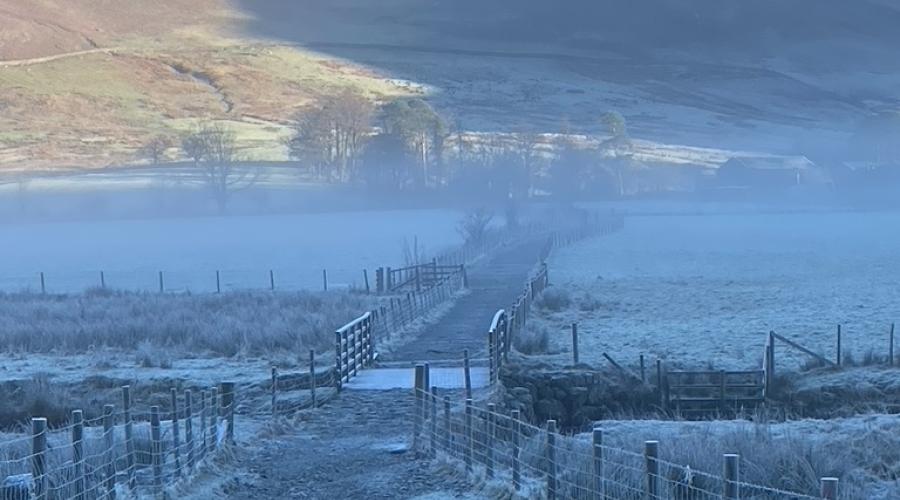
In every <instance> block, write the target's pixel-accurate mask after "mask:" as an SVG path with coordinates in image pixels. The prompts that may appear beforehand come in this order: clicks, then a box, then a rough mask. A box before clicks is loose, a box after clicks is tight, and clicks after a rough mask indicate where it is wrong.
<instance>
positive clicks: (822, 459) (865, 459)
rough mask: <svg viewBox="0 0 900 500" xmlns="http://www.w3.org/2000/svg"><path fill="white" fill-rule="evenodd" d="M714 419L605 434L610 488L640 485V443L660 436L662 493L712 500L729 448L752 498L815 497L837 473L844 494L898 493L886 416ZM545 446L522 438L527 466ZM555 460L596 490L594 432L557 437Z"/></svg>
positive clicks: (539, 438)
mask: <svg viewBox="0 0 900 500" xmlns="http://www.w3.org/2000/svg"><path fill="white" fill-rule="evenodd" d="M710 424H711V426H708V427H706V431H701V432H697V431H696V430H693V431H688V432H686V431H685V430H686V429H682V430H678V428H677V427H675V428H673V427H672V426H661V425H655V424H654V422H650V421H648V422H646V425H631V426H629V427H627V431H625V430H624V429H618V431H619V432H616V430H613V431H612V432H605V433H604V443H603V444H604V447H606V448H604V452H603V455H604V460H605V465H604V473H605V475H606V478H607V482H608V485H607V488H608V492H616V491H618V492H622V493H623V494H625V493H631V492H641V491H643V488H644V479H645V477H644V473H643V471H644V468H643V460H642V459H641V457H640V454H641V453H642V443H643V442H644V441H647V440H659V441H660V445H659V446H660V458H661V460H663V461H665V462H666V464H665V465H664V466H662V467H661V481H660V482H661V484H662V488H663V491H662V494H663V497H664V498H677V499H681V498H684V499H694V498H696V499H701V498H711V497H708V496H705V495H704V494H703V493H702V492H704V491H709V492H713V493H718V492H720V491H721V488H722V482H721V479H720V478H721V475H722V468H723V454H725V453H736V454H738V455H740V467H741V469H740V474H741V479H740V480H741V482H743V483H746V485H745V486H742V491H743V493H744V495H746V497H747V498H758V499H773V500H774V499H780V498H789V496H785V494H784V493H782V492H785V491H788V492H792V493H799V494H804V495H811V496H815V495H817V493H818V490H819V482H820V479H821V478H822V477H837V478H839V479H840V492H841V494H840V498H842V499H858V498H868V499H889V498H900V482H898V477H900V451H898V450H900V436H898V433H897V432H896V430H897V427H896V425H891V424H890V423H889V420H888V419H887V418H885V419H883V420H880V421H877V422H876V423H871V422H866V421H864V420H862V421H860V422H859V423H856V424H852V426H851V427H847V428H843V429H841V431H840V432H837V431H835V435H832V434H831V433H830V432H826V433H812V432H804V427H802V426H798V427H797V429H796V432H785V431H784V428H783V426H784V425H786V424H779V425H780V426H781V427H782V428H781V429H779V430H778V431H775V430H774V429H773V427H771V426H770V425H769V424H767V423H755V424H748V425H744V426H739V427H735V428H729V427H722V428H718V429H717V428H715V427H713V426H714V425H715V423H710ZM801 425H802V424H801ZM601 427H603V426H602V423H601ZM848 435H849V436H851V438H850V439H848ZM616 450H626V451H623V452H617V451H616ZM545 451H546V433H543V432H541V433H538V434H535V435H534V436H532V437H530V438H528V439H527V440H526V441H525V444H524V445H523V449H522V454H521V457H522V459H523V460H524V461H525V462H526V464H527V467H528V468H529V469H532V470H542V469H541V468H542V467H543V466H544V456H545ZM557 464H558V468H559V473H560V477H561V480H562V483H564V484H565V485H567V486H566V487H569V488H574V490H573V491H584V490H588V489H590V488H592V487H593V483H592V481H593V479H592V475H591V471H592V459H591V442H590V436H589V435H584V434H582V435H576V436H559V437H558V438H557ZM669 464H671V465H669ZM751 485H758V486H759V487H753V486H751ZM624 496H626V497H628V498H631V497H630V496H628V495H627V494H625V495H624ZM639 496H640V495H639V494H638V495H637V496H635V498H638V497H639Z"/></svg>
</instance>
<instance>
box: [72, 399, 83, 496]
mask: <svg viewBox="0 0 900 500" xmlns="http://www.w3.org/2000/svg"><path fill="white" fill-rule="evenodd" d="M72 462H73V463H74V465H75V480H74V484H75V500H84V414H83V413H82V412H81V410H75V411H73V412H72Z"/></svg>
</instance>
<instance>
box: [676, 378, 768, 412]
mask: <svg viewBox="0 0 900 500" xmlns="http://www.w3.org/2000/svg"><path fill="white" fill-rule="evenodd" d="M764 401H765V372H764V371H763V370H751V371H726V370H717V371H716V370H709V371H670V372H666V377H665V395H664V401H663V404H664V405H667V406H668V408H670V409H672V410H674V411H675V412H676V413H682V414H690V413H712V412H721V413H730V412H735V413H736V412H739V411H741V410H742V409H747V408H755V407H757V406H758V405H760V404H762V403H763V402H764Z"/></svg>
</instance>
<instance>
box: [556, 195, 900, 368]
mask: <svg viewBox="0 0 900 500" xmlns="http://www.w3.org/2000/svg"><path fill="white" fill-rule="evenodd" d="M897 227H900V214H896V213H832V214H824V213H818V214H790V215H781V214H779V215H774V214H767V215H727V216H725V215H702V216H647V217H629V218H628V220H627V223H626V229H625V230H624V231H623V232H620V233H618V234H614V235H611V236H609V237H605V238H599V239H592V240H588V241H585V242H582V243H580V244H577V245H574V246H571V247H568V248H564V249H562V250H560V251H558V252H557V253H555V254H554V255H553V256H552V257H551V259H550V261H549V262H548V265H549V269H550V276H551V281H552V283H553V285H555V287H556V289H557V291H562V290H565V291H566V292H568V295H569V296H570V297H571V304H569V305H568V306H564V307H562V309H561V310H559V311H551V310H545V311H543V313H542V314H541V319H540V322H541V324H542V327H543V328H546V329H547V330H549V332H550V339H551V340H550V344H551V348H552V349H553V350H555V351H557V352H560V353H561V352H569V350H570V348H571V347H570V346H571V343H570V342H571V337H570V336H569V335H568V333H567V332H568V328H569V325H570V323H571V322H578V323H579V330H580V344H581V346H580V348H581V358H582V360H587V361H589V362H592V363H597V364H600V363H602V358H601V357H600V356H601V353H602V352H607V353H609V354H610V355H611V356H613V358H615V359H616V360H618V361H619V362H621V363H625V364H629V365H635V364H636V363H637V359H638V356H639V355H640V354H645V355H647V356H649V357H650V358H651V359H655V358H656V357H659V358H662V359H665V360H668V361H669V362H670V363H671V364H672V365H674V366H686V367H696V366H699V367H705V366H714V367H716V368H729V367H732V368H736V369H753V368H757V367H759V366H760V363H761V359H762V353H763V346H764V344H765V340H766V334H767V333H768V332H769V331H770V330H775V331H776V332H778V333H780V334H781V335H784V336H786V337H788V338H790V339H792V340H794V341H797V342H800V343H801V344H803V345H805V346H806V347H808V348H810V349H812V350H814V351H816V352H819V353H821V354H822V355H825V356H827V357H829V358H831V359H834V356H835V351H836V347H835V344H836V334H835V331H836V328H837V324H838V323H841V324H842V325H843V349H844V353H845V355H846V353H848V352H850V353H851V354H852V355H853V356H854V357H855V358H856V359H857V360H860V359H861V358H862V357H863V356H864V355H865V354H866V353H868V352H870V351H871V352H874V353H875V354H877V355H879V356H884V355H886V351H887V348H888V335H889V329H890V324H891V322H893V321H896V320H897V319H898V316H900V314H898V312H900V311H898V308H900V287H898V283H900V266H897V260H896V259H897V256H898V255H900V234H898V232H897V231H896V228H897ZM563 293H565V292H563ZM559 356H560V357H561V358H562V357H564V355H563V354H560V355H559ZM565 357H568V355H565ZM776 358H777V360H778V363H779V366H782V365H784V364H794V365H796V364H799V363H801V362H803V361H805V360H806V359H808V358H807V357H806V356H805V355H803V354H801V353H799V352H797V351H794V350H791V349H788V348H787V347H786V346H783V345H780V346H779V347H778V350H777V354H776Z"/></svg>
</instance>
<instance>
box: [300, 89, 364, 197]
mask: <svg viewBox="0 0 900 500" xmlns="http://www.w3.org/2000/svg"><path fill="white" fill-rule="evenodd" d="M373 113H374V108H373V106H372V103H371V102H370V101H369V100H368V99H366V98H365V97H363V96H361V95H359V94H357V93H354V92H352V91H349V90H348V91H345V92H342V93H340V94H338V95H336V96H332V97H329V98H327V99H325V101H324V102H323V103H322V105H321V106H320V107H318V108H316V109H313V110H311V111H306V112H303V113H300V114H299V115H298V116H297V118H296V120H295V121H296V124H297V132H296V134H295V135H294V136H293V137H292V138H291V139H290V140H289V142H288V150H289V153H290V156H291V158H293V159H295V160H298V161H302V162H306V163H307V164H308V165H310V166H311V167H312V168H313V169H314V170H315V171H316V172H317V173H318V175H319V176H320V177H325V178H328V179H330V180H336V181H340V182H348V181H350V180H353V178H354V174H355V173H356V172H355V171H356V167H357V166H358V162H359V158H360V155H361V154H362V152H363V148H364V145H365V142H366V140H367V139H368V137H369V135H370V134H371V131H372V115H373Z"/></svg>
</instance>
